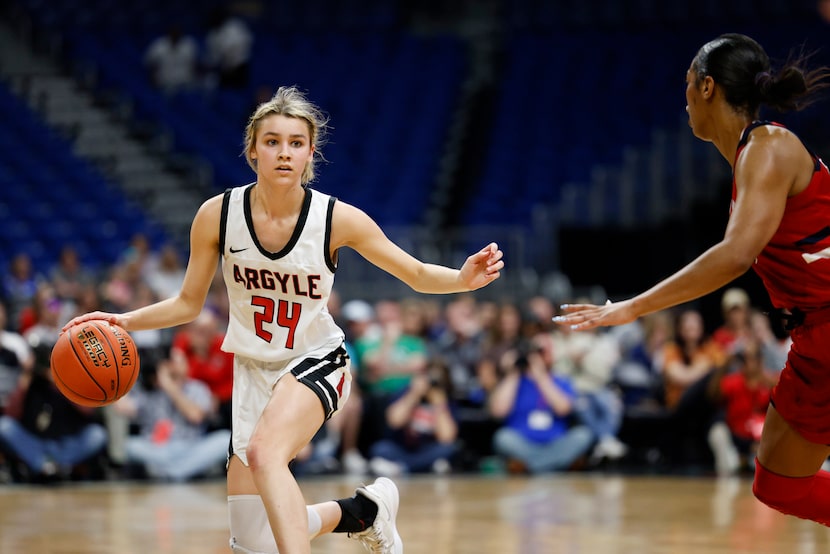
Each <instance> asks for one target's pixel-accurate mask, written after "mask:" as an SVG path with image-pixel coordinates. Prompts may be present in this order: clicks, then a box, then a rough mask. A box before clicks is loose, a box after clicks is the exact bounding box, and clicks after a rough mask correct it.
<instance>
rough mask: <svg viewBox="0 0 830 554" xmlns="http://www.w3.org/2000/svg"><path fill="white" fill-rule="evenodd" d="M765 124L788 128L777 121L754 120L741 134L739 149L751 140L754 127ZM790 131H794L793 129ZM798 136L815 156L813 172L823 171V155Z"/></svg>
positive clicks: (813, 156) (808, 151) (805, 147)
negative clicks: (750, 135)
mask: <svg viewBox="0 0 830 554" xmlns="http://www.w3.org/2000/svg"><path fill="white" fill-rule="evenodd" d="M765 125H772V126H773V127H781V128H782V129H787V127H786V126H784V125H782V124H780V123H776V122H775V121H766V120H764V121H753V122H752V123H750V124H749V126H748V127H747V128H746V129H744V132H743V134H742V135H741V140H740V141H739V142H738V150H740V149H741V148H742V147H743V146H745V145H746V142H747V141H748V140H749V133H751V132H752V131H753V130H754V129H756V128H758V127H763V126H765ZM790 132H792V130H791V129H790ZM793 134H795V133H793ZM796 138H798V140H799V142H801V145H802V146H803V147H804V149H805V150H807V153H808V154H809V155H810V157H811V158H813V173H818V172H819V171H821V157H820V156H819V155H818V154H816V152H815V150H813V149H812V148H810V147H809V146H807V145H806V144H804V140H803V139H802V138H801V137H800V136H798V135H796Z"/></svg>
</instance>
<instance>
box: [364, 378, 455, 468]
mask: <svg viewBox="0 0 830 554" xmlns="http://www.w3.org/2000/svg"><path fill="white" fill-rule="evenodd" d="M450 387H451V384H450V378H449V368H447V366H446V365H444V364H443V362H438V361H433V362H431V363H430V364H429V366H428V367H427V369H426V371H425V372H424V373H422V374H418V375H415V376H414V377H413V378H412V380H411V381H410V383H409V386H408V387H407V389H406V390H405V391H404V392H403V393H402V394H401V395H400V396H399V397H398V398H397V399H395V400H394V401H393V402H392V403H391V404H390V405H389V407H388V408H386V425H387V428H388V432H387V434H386V436H385V437H384V438H382V439H381V440H379V441H377V442H376V443H374V444H373V445H372V446H371V448H370V455H371V457H370V460H369V468H370V469H371V471H372V472H373V473H374V474H376V475H384V476H388V477H391V476H394V475H400V474H402V473H423V472H429V471H434V472H436V473H446V472H448V471H449V470H450V469H451V467H452V459H453V456H454V455H455V453H456V452H457V451H458V440H457V439H458V424H457V423H456V421H455V417H454V415H453V408H452V405H451V403H450V398H451V397H452V393H451V388H450Z"/></svg>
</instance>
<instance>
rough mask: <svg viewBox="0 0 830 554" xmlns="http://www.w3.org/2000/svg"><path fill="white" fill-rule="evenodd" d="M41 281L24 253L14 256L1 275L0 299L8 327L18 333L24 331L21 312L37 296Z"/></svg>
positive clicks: (30, 260) (29, 258) (30, 259)
mask: <svg viewBox="0 0 830 554" xmlns="http://www.w3.org/2000/svg"><path fill="white" fill-rule="evenodd" d="M42 282H43V279H42V278H41V277H40V276H39V275H37V274H36V273H35V270H34V266H32V258H31V257H29V255H28V254H26V253H25V252H21V253H19V254H16V255H15V256H14V257H13V258H12V260H11V262H9V267H8V270H7V272H6V274H5V275H3V290H2V294H0V297H2V299H3V301H4V302H5V303H6V309H7V310H8V318H9V326H10V328H11V329H12V330H14V331H17V332H18V333H23V331H25V330H26V329H25V326H24V324H23V321H22V320H21V317H22V314H23V311H24V310H25V309H26V308H28V307H30V306H31V304H32V302H33V301H34V298H35V294H37V289H38V286H39V285H40V284H41V283H42Z"/></svg>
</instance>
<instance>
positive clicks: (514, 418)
mask: <svg viewBox="0 0 830 554" xmlns="http://www.w3.org/2000/svg"><path fill="white" fill-rule="evenodd" d="M506 356H509V357H510V358H511V360H510V361H507V360H505V363H504V366H505V367H507V368H508V371H509V372H508V373H507V375H505V377H504V378H503V379H502V380H501V382H500V383H499V384H498V385H497V386H496V388H495V389H494V390H493V392H492V394H491V395H490V403H489V405H490V411H491V413H492V414H493V416H494V417H496V418H498V419H500V420H502V422H503V425H502V427H501V428H500V429H499V430H498V431H496V434H495V437H494V438H493V449H494V450H495V452H496V453H497V454H498V455H500V456H501V457H503V458H504V459H505V460H507V462H508V468H509V469H511V470H512V471H525V470H526V471H529V472H530V473H543V472H550V471H560V470H566V469H568V468H570V467H571V466H573V465H574V464H575V463H576V462H577V460H579V459H580V458H582V457H583V456H584V455H585V454H586V453H587V452H588V451H589V449H590V448H591V445H593V444H594V441H595V437H594V435H593V433H591V430H590V429H588V427H586V426H584V425H572V416H573V405H574V400H575V399H576V391H575V390H574V387H573V385H572V384H571V383H570V382H569V381H568V379H567V378H565V377H562V376H558V375H554V374H553V373H552V372H551V369H550V367H548V365H547V364H545V361H544V359H543V357H542V355H541V354H540V353H539V352H535V351H531V352H529V353H524V352H521V351H519V350H513V351H510V352H508V353H507V354H506Z"/></svg>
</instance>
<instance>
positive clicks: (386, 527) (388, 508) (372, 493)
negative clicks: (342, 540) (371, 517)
mask: <svg viewBox="0 0 830 554" xmlns="http://www.w3.org/2000/svg"><path fill="white" fill-rule="evenodd" d="M355 492H356V493H357V494H360V495H363V496H364V497H365V498H368V499H369V500H371V501H372V502H374V503H375V504H377V506H378V515H377V517H375V521H374V523H372V526H371V527H369V528H368V529H366V530H365V531H361V532H360V533H349V538H352V539H356V540H358V541H360V543H361V544H362V545H363V546H364V547H365V548H366V550H368V551H369V552H373V553H376V554H403V542H402V541H401V536H400V535H399V534H398V529H397V528H396V527H395V518H396V517H397V515H398V503H399V501H400V497H399V495H398V487H397V486H396V485H395V483H394V482H392V480H391V479H387V478H386V477H378V478H377V479H376V480H375V482H374V483H372V484H371V485H367V486H365V487H359V488H358V489H357V490H356V491H355Z"/></svg>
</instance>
